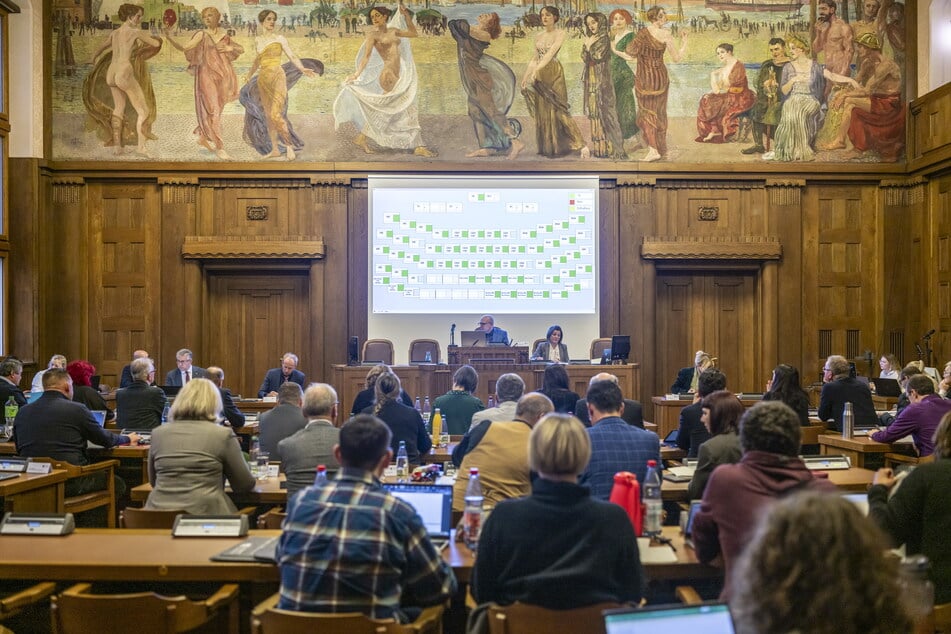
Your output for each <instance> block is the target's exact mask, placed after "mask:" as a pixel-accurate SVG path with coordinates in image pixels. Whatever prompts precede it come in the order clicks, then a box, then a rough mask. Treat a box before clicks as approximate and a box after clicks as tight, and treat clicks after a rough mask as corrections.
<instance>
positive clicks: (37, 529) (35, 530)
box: [0, 513, 76, 535]
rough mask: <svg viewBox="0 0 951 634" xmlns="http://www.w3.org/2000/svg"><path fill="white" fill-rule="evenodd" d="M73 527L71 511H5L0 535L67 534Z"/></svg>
mask: <svg viewBox="0 0 951 634" xmlns="http://www.w3.org/2000/svg"><path fill="white" fill-rule="evenodd" d="M75 528H76V523H75V522H74V521H73V514H72V513H64V514H57V513H7V514H6V515H4V516H3V523H2V524H0V535H69V534H70V533H72V532H73V530H74V529H75Z"/></svg>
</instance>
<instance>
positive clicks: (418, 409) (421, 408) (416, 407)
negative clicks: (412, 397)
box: [413, 396, 423, 416]
mask: <svg viewBox="0 0 951 634" xmlns="http://www.w3.org/2000/svg"><path fill="white" fill-rule="evenodd" d="M413 409H415V410H416V411H417V412H419V415H420V416H422V415H423V407H422V405H420V404H419V397H418V396H417V397H416V402H415V403H414V404H413Z"/></svg>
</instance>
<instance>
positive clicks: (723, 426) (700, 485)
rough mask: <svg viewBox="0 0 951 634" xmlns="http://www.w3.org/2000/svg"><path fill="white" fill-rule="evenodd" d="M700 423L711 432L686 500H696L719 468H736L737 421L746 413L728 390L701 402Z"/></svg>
mask: <svg viewBox="0 0 951 634" xmlns="http://www.w3.org/2000/svg"><path fill="white" fill-rule="evenodd" d="M700 407H701V412H702V413H701V414H700V420H701V421H702V422H703V424H704V425H706V427H707V431H709V432H710V436H711V437H710V439H709V440H707V441H706V442H704V443H702V444H701V445H700V450H699V451H698V452H697V468H696V470H695V471H694V472H693V479H692V480H691V481H690V485H689V486H688V487H687V499H689V500H699V499H700V498H702V497H703V490H704V489H705V488H707V479H709V478H710V474H711V473H713V470H714V469H716V468H717V467H718V466H720V465H721V464H735V463H737V462H739V461H740V458H741V457H742V456H743V450H742V448H741V447H740V437H739V435H738V434H739V429H740V417H742V416H743V412H745V411H746V409H745V408H744V407H743V404H742V403H741V402H740V399H738V398H737V397H736V394H734V393H733V392H730V391H729V390H717V391H716V392H713V393H711V394H708V395H707V396H705V397H704V399H703V400H702V401H700Z"/></svg>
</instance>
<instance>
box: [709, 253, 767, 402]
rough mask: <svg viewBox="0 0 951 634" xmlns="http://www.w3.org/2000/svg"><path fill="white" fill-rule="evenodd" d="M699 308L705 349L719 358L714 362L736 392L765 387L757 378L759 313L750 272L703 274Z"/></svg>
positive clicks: (754, 286)
mask: <svg viewBox="0 0 951 634" xmlns="http://www.w3.org/2000/svg"><path fill="white" fill-rule="evenodd" d="M702 283H703V289H704V298H703V306H702V308H701V311H702V315H703V321H704V341H707V342H709V343H708V344H706V345H707V346H708V347H707V348H706V350H707V351H708V352H711V353H713V354H714V355H716V356H717V357H718V361H717V365H718V367H720V369H721V370H723V372H724V374H726V376H727V385H729V387H730V389H731V390H733V391H736V392H754V391H762V390H763V389H765V386H764V384H765V379H763V380H762V381H760V380H759V379H760V372H759V364H758V359H759V351H760V341H761V331H762V329H761V327H760V322H761V319H760V317H761V314H760V311H759V310H757V301H758V296H757V292H756V287H757V279H756V275H755V274H754V273H753V272H747V273H744V274H739V275H730V274H711V275H704V276H703V281H702Z"/></svg>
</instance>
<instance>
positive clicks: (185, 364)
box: [165, 348, 207, 387]
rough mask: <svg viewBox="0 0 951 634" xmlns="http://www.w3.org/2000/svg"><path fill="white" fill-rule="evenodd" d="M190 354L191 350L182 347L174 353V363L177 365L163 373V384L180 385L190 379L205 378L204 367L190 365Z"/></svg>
mask: <svg viewBox="0 0 951 634" xmlns="http://www.w3.org/2000/svg"><path fill="white" fill-rule="evenodd" d="M192 356H193V355H192V351H191V350H189V349H188V348H182V349H181V350H179V351H178V352H176V353H175V363H176V364H177V365H178V369H177V370H170V371H169V373H168V374H166V375H165V385H174V386H177V387H182V386H184V385H185V384H186V383H188V382H189V381H191V380H192V379H204V378H207V377H206V376H205V368H199V367H198V366H197V365H192Z"/></svg>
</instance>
